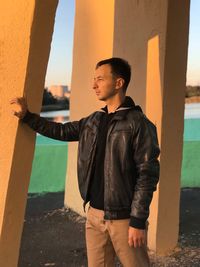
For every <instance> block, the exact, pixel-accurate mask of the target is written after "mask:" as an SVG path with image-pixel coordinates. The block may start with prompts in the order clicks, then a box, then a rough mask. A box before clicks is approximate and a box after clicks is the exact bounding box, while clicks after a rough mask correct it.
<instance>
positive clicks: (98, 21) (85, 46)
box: [65, 0, 114, 215]
mask: <svg viewBox="0 0 200 267" xmlns="http://www.w3.org/2000/svg"><path fill="white" fill-rule="evenodd" d="M113 27H114V0H109V1H107V0H102V1H93V0H85V1H82V0H77V1H76V16H75V30H74V49H73V69H72V83H71V96H70V120H78V119H80V118H82V117H84V116H87V115H89V114H90V113H92V112H93V111H95V110H97V109H98V108H99V107H100V103H99V102H98V101H97V100H96V96H95V94H94V92H93V89H92V82H93V77H94V68H95V64H96V62H97V61H99V60H101V59H102V58H108V57H111V56H112V54H113ZM67 166H68V167H67V179H66V194H65V205H66V206H68V207H71V208H73V209H74V210H75V211H77V212H79V213H80V214H82V215H84V212H83V208H82V203H83V201H82V199H81V197H80V194H79V189H78V182H77V143H69V147H68V165H67Z"/></svg>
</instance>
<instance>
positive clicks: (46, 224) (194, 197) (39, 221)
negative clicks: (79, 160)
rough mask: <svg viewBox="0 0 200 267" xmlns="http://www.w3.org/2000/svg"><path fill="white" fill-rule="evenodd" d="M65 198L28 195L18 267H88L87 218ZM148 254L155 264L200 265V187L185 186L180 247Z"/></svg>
mask: <svg viewBox="0 0 200 267" xmlns="http://www.w3.org/2000/svg"><path fill="white" fill-rule="evenodd" d="M63 200H64V194H63V193H51V194H46V195H44V196H34V195H29V198H28V201H27V209H26V215H25V221H24V229H23V235H22V240H21V249H20V257H19V263H18V267H40V266H44V267H45V266H53V267H54V266H55V267H86V266H87V258H86V249H85V239H84V223H85V219H84V218H82V217H81V216H79V215H77V214H76V213H74V212H72V211H71V210H68V209H64V208H63ZM149 254H150V258H151V266H152V267H154V266H157V267H159V266H160V267H161V266H162V267H175V266H181V267H197V266H198V267H199V266H200V188H194V189H182V192H181V207H180V237H179V244H178V247H177V248H176V249H175V250H174V251H173V252H172V254H170V255H167V256H165V257H158V256H156V255H154V254H153V253H151V252H149ZM116 266H121V265H120V263H119V262H118V261H117V260H116ZM94 267H95V266H94Z"/></svg>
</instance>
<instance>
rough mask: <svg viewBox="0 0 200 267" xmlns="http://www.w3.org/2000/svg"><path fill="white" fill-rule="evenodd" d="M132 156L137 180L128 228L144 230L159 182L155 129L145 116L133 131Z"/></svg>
mask: <svg viewBox="0 0 200 267" xmlns="http://www.w3.org/2000/svg"><path fill="white" fill-rule="evenodd" d="M133 154H134V161H135V164H136V169H137V180H136V185H135V191H134V196H133V200H132V206H131V219H130V226H132V227H135V228H138V229H145V224H146V220H147V218H148V216H149V206H150V203H151V200H152V197H153V192H154V191H155V190H156V186H157V183H158V180H159V161H158V156H159V154H160V149H159V145H158V138H157V131H156V127H155V125H154V124H153V123H151V122H150V121H149V120H148V119H147V118H146V117H145V115H143V116H142V117H141V119H140V120H139V122H138V125H137V126H136V129H135V134H134V136H133Z"/></svg>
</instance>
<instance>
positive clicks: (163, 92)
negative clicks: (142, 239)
mask: <svg viewBox="0 0 200 267" xmlns="http://www.w3.org/2000/svg"><path fill="white" fill-rule="evenodd" d="M189 4H190V1H189V0H184V1H181V2H180V1H173V0H168V1H160V0H156V1H153V2H152V1H151V2H148V1H134V0H130V1H127V2H126V5H124V4H123V2H122V1H121V0H116V2H115V34H114V49H113V50H114V51H113V54H114V55H118V56H121V57H124V58H127V59H129V61H130V62H131V65H132V67H133V79H132V83H131V85H130V87H129V88H130V89H129V92H128V93H129V94H130V95H131V96H133V98H134V99H135V100H137V102H139V103H141V104H142V107H143V109H144V111H145V113H146V114H147V116H148V117H149V118H150V119H151V120H152V121H153V122H154V123H155V124H156V126H157V130H158V137H159V142H160V146H161V157H160V162H161V174H160V183H159V186H158V190H157V192H156V193H155V194H154V199H153V202H152V205H151V209H150V210H151V215H150V218H149V223H150V226H149V233H148V246H149V248H150V249H152V250H154V251H156V252H157V253H159V254H165V253H167V252H169V251H170V250H171V249H173V248H174V247H175V246H176V245H177V240H178V232H179V197H180V175H181V161H182V147H183V125H184V93H185V85H186V67H187V48H188V30H189Z"/></svg>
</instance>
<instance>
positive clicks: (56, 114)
mask: <svg viewBox="0 0 200 267" xmlns="http://www.w3.org/2000/svg"><path fill="white" fill-rule="evenodd" d="M69 114H70V111H69V110H56V111H45V112H41V113H40V116H42V117H44V118H47V119H48V120H51V121H55V122H62V123H64V122H67V121H69Z"/></svg>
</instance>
